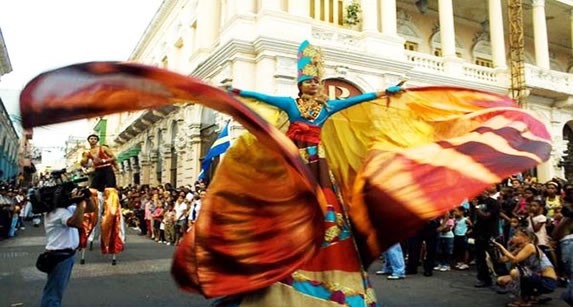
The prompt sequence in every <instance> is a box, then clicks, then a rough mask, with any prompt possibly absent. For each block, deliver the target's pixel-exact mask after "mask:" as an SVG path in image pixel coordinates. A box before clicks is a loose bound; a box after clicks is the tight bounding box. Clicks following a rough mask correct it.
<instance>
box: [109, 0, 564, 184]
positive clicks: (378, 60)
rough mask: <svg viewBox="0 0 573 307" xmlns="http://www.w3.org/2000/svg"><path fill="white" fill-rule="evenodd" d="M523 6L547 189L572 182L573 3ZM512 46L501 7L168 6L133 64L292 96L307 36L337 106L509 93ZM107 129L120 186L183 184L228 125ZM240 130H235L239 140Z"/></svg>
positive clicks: (182, 119) (191, 109)
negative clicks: (548, 146) (370, 95)
mask: <svg viewBox="0 0 573 307" xmlns="http://www.w3.org/2000/svg"><path fill="white" fill-rule="evenodd" d="M524 3H525V4H524V15H523V21H524V27H523V30H524V33H525V38H524V40H525V49H524V53H525V83H526V93H527V97H526V100H525V102H524V103H523V107H524V108H527V109H529V110H531V111H533V112H535V113H537V114H538V116H539V117H540V118H541V119H542V120H543V121H544V122H545V124H546V125H547V127H548V128H549V130H550V132H551V134H552V136H553V140H554V149H553V153H552V157H551V159H550V160H549V161H548V162H546V163H544V164H543V165H540V166H539V167H537V169H536V170H535V172H536V175H537V176H538V177H539V179H540V180H542V181H545V180H548V179H550V178H552V177H554V176H559V177H565V176H568V177H569V179H573V177H572V176H573V169H572V167H573V163H570V162H569V158H565V159H564V158H563V155H564V152H566V153H567V152H571V150H570V149H571V147H573V144H571V145H569V142H568V141H569V140H571V139H573V132H572V131H573V107H572V106H573V86H572V85H573V75H572V74H571V72H573V65H572V64H573V61H572V59H573V57H572V55H573V48H572V44H573V38H572V37H573V34H572V33H573V31H572V29H573V17H572V16H573V15H572V13H571V12H572V10H573V6H571V3H570V1H558V0H531V1H524ZM356 4H358V5H359V7H360V10H359V12H358V14H357V15H356V16H355V15H353V14H352V13H353V12H355V11H356V10H353V9H354V8H356V6H355V5H356ZM507 37H508V8H507V4H506V1H503V0H488V1H453V0H361V1H357V0H355V1H346V0H265V1H260V0H259V1H257V0H166V1H164V2H163V4H162V6H161V7H160V9H159V10H158V12H157V14H156V15H155V17H154V18H153V20H152V22H151V23H150V25H149V26H148V28H147V30H146V32H145V33H144V35H143V37H142V38H141V40H140V42H139V44H138V45H137V47H136V49H135V51H134V52H133V54H132V56H131V59H130V60H131V61H134V62H140V63H144V64H149V65H156V66H159V67H163V68H167V69H170V70H173V71H176V72H179V73H181V74H184V75H189V76H193V77H195V78H199V79H201V80H203V81H205V82H208V83H210V84H212V85H214V86H223V85H224V86H233V87H235V88H240V89H245V90H254V91H260V92H264V93H268V94H271V95H285V96H296V93H297V88H296V84H295V83H296V81H295V80H296V51H297V47H298V45H299V44H300V42H302V41H303V40H305V39H307V40H309V41H310V42H311V43H312V44H314V45H317V46H319V47H321V48H322V50H323V52H324V56H325V61H326V77H327V79H330V80H332V82H333V83H332V84H334V85H332V92H331V94H332V95H333V96H335V97H339V96H344V95H345V94H346V95H347V94H348V92H349V91H348V89H349V88H354V89H356V90H357V91H359V92H369V91H378V90H381V89H384V88H386V87H388V86H391V85H394V84H397V83H398V82H399V81H401V80H407V83H406V85H405V86H406V87H416V86H427V85H451V86H461V87H468V88H473V89H479V90H486V91H491V92H496V93H501V94H509V93H510V87H511V80H510V76H511V72H510V68H509V66H510V65H509V64H511V62H509V61H510V60H509V58H510V54H509V51H510V50H509V45H508V44H509V42H508V39H507ZM508 63H509V64H508ZM101 120H105V121H106V129H107V130H106V135H107V136H108V143H110V144H111V145H112V146H113V147H114V148H115V150H116V151H117V152H118V156H119V157H121V158H120V166H121V167H120V174H119V176H118V178H119V184H121V185H126V184H130V183H139V184H158V183H171V184H172V185H176V186H180V185H186V184H191V183H192V182H193V181H194V180H195V179H196V176H197V174H198V173H199V171H200V162H201V159H202V157H203V156H204V155H205V154H206V152H207V150H208V148H209V146H210V144H211V143H212V142H213V140H214V138H216V136H217V133H218V131H219V130H220V129H221V128H222V127H223V125H224V123H225V122H226V121H227V118H226V116H225V115H223V114H218V113H215V112H213V111H212V110H209V109H207V108H204V107H202V106H200V105H198V104H194V103H192V102H189V103H187V104H182V105H175V106H169V107H163V108H160V109H156V110H145V111H140V112H133V113H122V114H116V115H112V116H107V117H105V119H98V125H99V123H100V122H101ZM241 132H242V130H241V128H240V127H239V126H238V125H232V129H231V135H233V134H234V135H235V136H236V135H237V134H239V133H241ZM571 143H573V142H571Z"/></svg>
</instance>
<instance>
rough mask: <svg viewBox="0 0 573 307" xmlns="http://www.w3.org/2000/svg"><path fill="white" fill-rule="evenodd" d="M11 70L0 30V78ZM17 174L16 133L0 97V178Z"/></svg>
mask: <svg viewBox="0 0 573 307" xmlns="http://www.w3.org/2000/svg"><path fill="white" fill-rule="evenodd" d="M11 71H12V64H11V63H10V57H9V56H8V49H7V48H6V44H5V43H4V36H2V30H0V79H1V78H2V76H3V75H5V74H7V73H9V72H11ZM17 175H18V134H17V133H16V129H14V125H13V124H12V120H11V119H10V115H9V114H8V111H6V108H5V107H4V103H3V102H2V98H0V180H4V181H7V180H12V179H16V177H17Z"/></svg>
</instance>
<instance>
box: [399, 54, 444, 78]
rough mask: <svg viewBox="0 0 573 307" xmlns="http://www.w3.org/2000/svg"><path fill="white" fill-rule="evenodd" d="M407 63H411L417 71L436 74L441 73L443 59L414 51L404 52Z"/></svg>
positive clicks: (442, 70)
mask: <svg viewBox="0 0 573 307" xmlns="http://www.w3.org/2000/svg"><path fill="white" fill-rule="evenodd" d="M404 52H405V53H406V58H407V59H408V62H412V64H414V66H415V67H416V68H417V69H419V70H426V71H431V72H436V73H443V72H444V71H445V70H444V58H442V57H437V56H433V55H429V54H424V53H419V52H415V51H407V50H406V51H404Z"/></svg>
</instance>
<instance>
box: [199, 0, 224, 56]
mask: <svg viewBox="0 0 573 307" xmlns="http://www.w3.org/2000/svg"><path fill="white" fill-rule="evenodd" d="M197 11H198V12H201V13H200V14H197V32H196V35H197V39H196V40H195V41H196V43H197V49H198V50H201V49H208V48H211V46H213V44H214V43H215V39H216V38H217V35H218V29H219V25H220V23H219V20H220V16H221V14H220V13H221V12H220V6H219V1H213V0H199V3H198V4H197Z"/></svg>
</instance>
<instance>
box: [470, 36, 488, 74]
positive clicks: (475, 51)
mask: <svg viewBox="0 0 573 307" xmlns="http://www.w3.org/2000/svg"><path fill="white" fill-rule="evenodd" d="M472 58H473V62H474V64H476V65H479V66H484V67H490V68H493V57H492V51H491V43H490V42H489V40H488V39H486V38H476V41H475V43H474V45H473V47H472Z"/></svg>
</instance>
